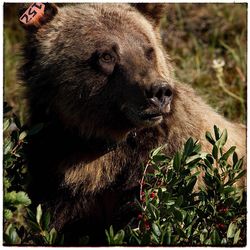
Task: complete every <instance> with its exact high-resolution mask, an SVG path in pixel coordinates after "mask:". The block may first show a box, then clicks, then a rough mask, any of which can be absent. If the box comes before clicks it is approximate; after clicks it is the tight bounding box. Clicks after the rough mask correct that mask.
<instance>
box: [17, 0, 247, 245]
mask: <svg viewBox="0 0 250 250" xmlns="http://www.w3.org/2000/svg"><path fill="white" fill-rule="evenodd" d="M47 7H48V6H47ZM52 7H53V8H55V6H52ZM164 8H165V6H164V5H157V6H155V5H153V4H148V5H147V4H146V5H145V4H143V5H142V4H134V5H132V6H131V5H128V4H81V5H72V6H69V5H67V6H64V7H61V8H59V9H58V10H56V11H50V13H53V16H51V15H52V14H51V15H47V16H48V21H46V20H45V19H43V22H42V23H41V25H40V27H39V28H36V29H34V28H33V29H30V27H27V28H28V30H29V31H28V33H27V44H26V47H25V51H24V60H25V62H24V65H23V67H22V70H21V72H22V76H23V80H24V81H25V83H26V87H27V98H28V101H29V111H30V125H31V126H32V125H34V124H37V123H41V122H42V123H44V129H43V130H42V131H40V132H39V133H38V134H37V135H35V136H33V137H32V138H31V140H30V143H29V149H28V160H29V166H30V171H31V174H32V184H31V190H30V193H31V195H32V198H33V199H35V200H36V201H37V202H42V203H43V204H44V205H46V206H47V207H48V208H49V209H50V210H51V211H52V213H53V226H55V227H56V229H57V230H61V231H63V232H64V233H66V242H67V243H68V244H76V242H75V238H74V237H76V238H77V235H78V234H80V235H84V233H86V234H88V235H90V236H92V235H94V237H93V238H92V243H93V244H100V242H102V237H103V236H104V235H103V233H104V228H107V227H109V225H111V224H113V225H115V226H117V227H118V228H119V227H120V226H123V225H125V224H126V223H127V222H128V221H129V218H131V216H132V214H131V213H132V212H133V211H132V209H131V211H127V210H126V211H124V209H123V207H124V204H126V203H127V202H128V201H131V200H133V198H134V197H136V196H138V192H139V190H138V188H139V181H140V179H141V177H142V167H141V166H143V165H145V163H146V162H147V160H148V155H149V152H150V151H151V150H152V149H154V148H156V147H157V146H160V145H163V144H166V147H165V151H166V154H167V155H169V156H172V155H173V154H174V153H175V152H176V151H177V150H179V149H180V148H181V147H182V145H183V143H184V142H185V141H186V140H187V139H188V138H189V137H193V138H195V139H198V140H200V142H201V144H202V148H203V150H205V151H206V150H210V149H211V148H210V145H209V144H208V143H207V142H206V140H205V138H204V134H205V131H208V130H210V131H211V130H212V128H213V126H214V124H216V125H217V126H218V127H219V128H220V129H224V128H226V129H227V130H228V134H229V139H228V142H227V144H226V145H227V146H226V148H225V150H226V149H228V148H229V147H230V146H232V145H236V146H237V150H238V153H239V155H240V156H244V155H245V153H246V145H245V139H246V129H245V128H244V127H243V126H242V125H238V124H233V123H230V122H228V121H227V120H225V119H224V118H223V117H221V116H220V115H218V114H217V113H216V112H214V111H213V110H212V109H211V108H210V107H209V106H208V105H206V104H205V103H204V101H203V100H202V99H201V98H199V97H197V96H196V94H195V93H194V91H193V90H192V89H191V88H190V87H188V86H187V85H184V84H180V83H178V82H177V81H176V80H175V79H174V77H173V74H172V66H171V63H170V62H169V58H168V56H167V54H166V53H165V51H164V49H163V47H162V45H161V40H160V33H159V27H158V24H159V20H160V17H161V15H162V14H163V10H164ZM56 13H57V14H56ZM106 54H109V55H111V56H112V60H113V61H109V60H108V59H109V58H108V59H105V57H104V55H106ZM106 60H108V63H107V61H106ZM152 98H155V100H157V101H161V105H160V106H161V108H159V107H160V106H159V105H158V104H157V105H154V104H152V103H150V100H151V99H152ZM156 109H157V110H158V109H160V111H159V110H158V111H157V112H159V114H160V117H156V118H157V119H156V118H155V119H154V118H152V119H151V118H149V119H144V118H145V117H147V115H149V114H150V115H151V114H152V113H154V114H155V112H156Z"/></svg>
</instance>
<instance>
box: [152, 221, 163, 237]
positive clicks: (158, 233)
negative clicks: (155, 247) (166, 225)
mask: <svg viewBox="0 0 250 250" xmlns="http://www.w3.org/2000/svg"><path fill="white" fill-rule="evenodd" d="M152 230H153V233H154V234H155V235H156V236H158V237H160V236H161V229H160V227H159V226H158V225H157V224H155V223H152Z"/></svg>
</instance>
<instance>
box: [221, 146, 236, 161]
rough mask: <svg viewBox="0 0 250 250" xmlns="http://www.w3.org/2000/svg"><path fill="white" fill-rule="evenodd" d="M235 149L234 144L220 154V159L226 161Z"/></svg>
mask: <svg viewBox="0 0 250 250" xmlns="http://www.w3.org/2000/svg"><path fill="white" fill-rule="evenodd" d="M235 149H236V147H235V146H233V147H231V148H230V149H228V151H227V152H226V153H225V154H223V155H222V157H221V158H220V161H227V159H228V157H229V156H230V155H231V154H232V153H233V152H234V151H235Z"/></svg>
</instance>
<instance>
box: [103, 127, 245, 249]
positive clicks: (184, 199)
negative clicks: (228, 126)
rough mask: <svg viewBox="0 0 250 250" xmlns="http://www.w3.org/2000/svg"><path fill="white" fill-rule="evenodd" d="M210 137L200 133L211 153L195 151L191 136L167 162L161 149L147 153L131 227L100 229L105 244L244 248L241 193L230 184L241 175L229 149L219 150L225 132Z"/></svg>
mask: <svg viewBox="0 0 250 250" xmlns="http://www.w3.org/2000/svg"><path fill="white" fill-rule="evenodd" d="M214 134H215V135H214V137H213V136H212V135H211V134H210V133H209V132H207V133H206V138H207V140H208V141H209V142H210V143H211V144H212V153H211V154H208V153H204V152H201V150H200V145H199V143H198V142H197V141H196V142H194V141H193V139H192V138H190V139H189V140H188V141H187V142H186V144H185V145H184V149H183V150H182V151H181V152H177V153H176V154H175V156H174V157H173V158H172V159H169V158H168V157H166V156H165V155H164V154H163V153H161V149H162V148H158V149H156V150H154V151H153V152H152V153H151V157H150V161H149V163H148V165H147V166H146V169H147V171H145V172H147V173H146V174H145V176H144V178H143V179H142V182H141V197H140V201H137V205H138V206H139V207H140V210H141V212H140V214H138V218H137V220H138V224H137V227H135V228H132V227H128V228H126V229H125V231H123V230H120V231H119V232H118V233H117V234H115V233H114V232H113V230H110V233H109V234H108V232H107V231H106V234H107V235H108V242H109V244H110V245H112V244H114V243H117V244H120V245H157V246H158V245H175V246H176V245H178V246H188V245H195V246H197V245H217V246H218V245H226V246H232V245H240V246H242V245H245V244H246V200H245V194H243V189H242V188H239V187H238V186H237V185H234V184H235V183H236V182H237V180H239V178H241V177H242V176H243V175H244V174H245V170H243V169H242V164H243V159H238V156H237V154H236V152H235V147H231V148H230V149H229V150H228V151H226V152H224V151H223V146H224V145H225V143H226V141H227V131H226V130H224V131H223V132H222V133H221V132H220V131H219V129H218V128H217V127H216V126H214ZM201 171H202V172H203V173H204V174H203V177H200V174H201ZM202 179H203V180H202ZM197 184H198V186H201V187H200V188H198V186H197ZM125 232H126V234H125Z"/></svg>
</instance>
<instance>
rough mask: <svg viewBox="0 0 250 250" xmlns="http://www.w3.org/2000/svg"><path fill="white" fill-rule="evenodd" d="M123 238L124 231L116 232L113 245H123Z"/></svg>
mask: <svg viewBox="0 0 250 250" xmlns="http://www.w3.org/2000/svg"><path fill="white" fill-rule="evenodd" d="M124 237H125V232H124V230H120V231H118V232H117V234H116V235H115V237H114V244H115V245H121V244H122V243H123V240H124Z"/></svg>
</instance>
